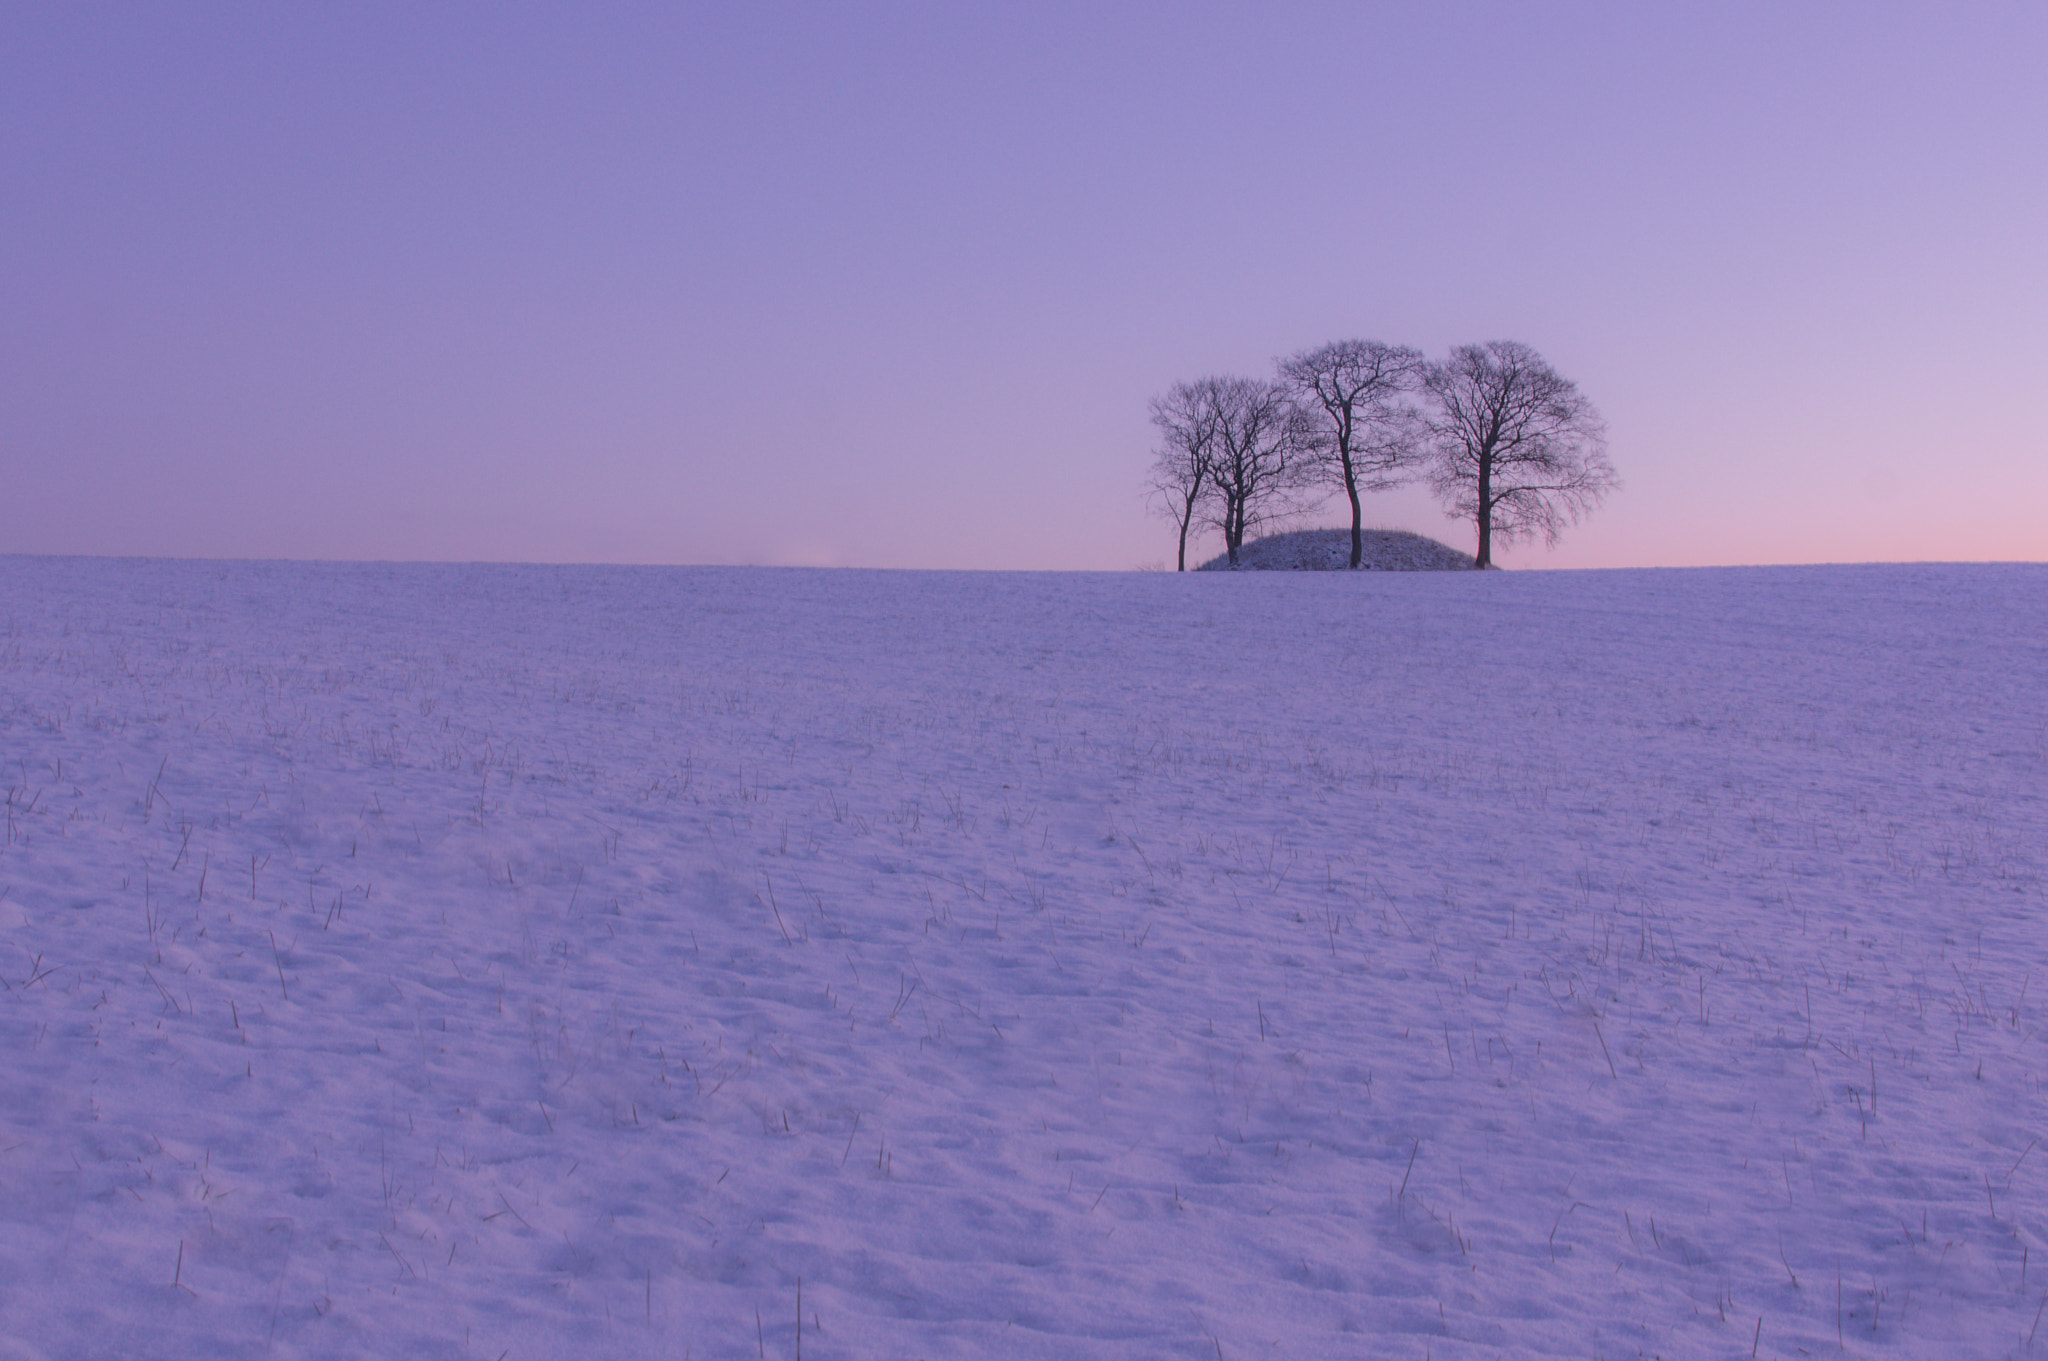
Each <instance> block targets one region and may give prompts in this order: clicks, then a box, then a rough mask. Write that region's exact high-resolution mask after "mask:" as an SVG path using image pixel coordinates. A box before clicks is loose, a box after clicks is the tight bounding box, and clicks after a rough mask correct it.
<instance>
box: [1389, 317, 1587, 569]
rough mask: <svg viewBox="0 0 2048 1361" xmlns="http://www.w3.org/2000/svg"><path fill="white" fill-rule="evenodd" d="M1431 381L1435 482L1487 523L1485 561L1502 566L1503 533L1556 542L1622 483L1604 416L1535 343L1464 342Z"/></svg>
mask: <svg viewBox="0 0 2048 1361" xmlns="http://www.w3.org/2000/svg"><path fill="white" fill-rule="evenodd" d="M1423 387H1424V390H1425V391H1426V392H1427V393H1428V394H1429V397H1430V399H1431V410H1430V412H1429V416H1428V422H1429V443H1430V450H1429V458H1430V464H1429V482H1430V486H1431V488H1432V489H1433V490H1435V492H1436V494H1437V498H1438V499H1439V500H1441V501H1442V502H1443V503H1444V508H1445V510H1446V511H1447V512H1448V513H1449V514H1450V515H1452V516H1453V517H1464V518H1469V519H1471V520H1472V521H1473V522H1474V523H1475V524H1476V525H1477V527H1478V531H1479V551H1478V552H1477V553H1476V554H1474V557H1475V559H1476V561H1475V562H1474V564H1473V565H1474V566H1476V567H1480V568H1485V567H1491V566H1492V565H1493V539H1494V536H1495V535H1496V534H1497V535H1499V536H1500V538H1501V541H1502V542H1503V543H1513V542H1514V541H1515V540H1517V539H1526V538H1532V537H1534V536H1536V535H1538V534H1541V535H1542V536H1543V538H1544V541H1545V542H1547V543H1552V544H1554V543H1556V542H1557V537H1558V535H1559V533H1560V532H1562V530H1563V529H1564V527H1565V526H1566V525H1568V524H1576V523H1578V521H1579V518H1580V517H1581V516H1583V515H1585V514H1586V513H1587V512H1589V511H1591V510H1592V509H1593V508H1594V507H1595V506H1597V505H1599V504H1600V502H1601V500H1602V499H1603V498H1604V497H1605V496H1606V495H1607V493H1608V492H1610V491H1613V490H1614V489H1615V488H1616V487H1619V486H1620V485H1621V479H1620V478H1619V477H1617V476H1616V475H1615V472H1614V466H1613V465H1612V464H1611V463H1609V462H1608V461H1607V426H1606V422H1604V421H1602V420H1601V419H1600V413H1599V412H1598V411H1596V410H1595V409H1594V408H1593V404H1592V403H1591V402H1590V401H1588V400H1587V399H1586V397H1585V395H1584V394H1583V393H1581V392H1580V391H1579V389H1578V387H1577V385H1575V384H1574V383H1572V382H1571V381H1570V380H1569V379H1567V378H1564V377H1562V376H1560V375H1559V374H1558V373H1557V371H1556V370H1554V369H1552V368H1551V367H1550V365H1548V364H1546V363H1544V362H1543V359H1542V356H1540V355H1538V354H1537V353H1536V351H1534V350H1532V349H1530V348H1529V347H1528V346H1527V345H1523V344H1521V343H1519V342H1517V341H1512V340H1493V341H1488V342H1487V343H1486V344H1484V345H1460V346H1459V347H1458V348H1457V349H1455V350H1452V351H1451V354H1450V357H1449V358H1448V359H1446V360H1444V361H1443V362H1442V363H1440V364H1431V365H1429V366H1428V367H1427V368H1426V369H1425V370H1424V371H1423Z"/></svg>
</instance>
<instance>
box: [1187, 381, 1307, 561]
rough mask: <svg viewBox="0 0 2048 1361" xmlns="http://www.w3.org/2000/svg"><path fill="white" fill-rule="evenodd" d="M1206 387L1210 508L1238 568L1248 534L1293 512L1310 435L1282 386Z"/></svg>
mask: <svg viewBox="0 0 2048 1361" xmlns="http://www.w3.org/2000/svg"><path fill="white" fill-rule="evenodd" d="M1204 385H1205V386H1206V387H1207V390H1208V391H1209V392H1210V393H1211V394H1212V396H1213V400H1214V401H1215V404H1216V431H1215V444H1214V446H1213V448H1212V452H1211V455H1210V460H1209V463H1210V483H1211V486H1212V487H1213V491H1212V494H1211V496H1210V497H1209V502H1208V504H1209V505H1210V507H1211V513H1212V514H1213V516H1214V520H1213V523H1214V524H1215V525H1216V527H1217V528H1218V529H1221V530H1222V531H1223V546H1224V549H1225V550H1226V551H1227V552H1228V553H1229V554H1230V565H1231V566H1232V567H1235V566H1237V554H1238V550H1239V549H1241V548H1243V547H1244V536H1245V533H1246V531H1248V530H1250V529H1251V528H1253V527H1254V526H1256V525H1258V524H1259V523H1260V522H1262V521H1264V520H1267V519H1269V518H1271V517H1272V516H1274V515H1275V514H1279V513H1284V512H1285V511H1287V510H1292V509H1293V508H1294V502H1293V499H1292V498H1293V493H1294V492H1295V491H1296V490H1298V489H1299V488H1300V486H1301V485H1302V469H1303V464H1304V459H1303V449H1304V447H1305V445H1306V442H1307V433H1308V432H1307V430H1306V427H1305V425H1304V422H1303V420H1302V418H1301V413H1300V411H1299V410H1297V409H1296V407H1295V405H1294V403H1293V402H1292V401H1290V400H1289V399H1288V393H1287V389H1286V387H1285V386H1284V385H1282V384H1280V383H1270V382H1263V381H1261V380H1259V379H1256V378H1210V379H1205V380H1204Z"/></svg>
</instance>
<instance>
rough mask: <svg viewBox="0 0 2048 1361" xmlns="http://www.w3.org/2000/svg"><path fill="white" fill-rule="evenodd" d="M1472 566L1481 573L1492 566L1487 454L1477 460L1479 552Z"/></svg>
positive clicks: (1490, 469) (1490, 476)
mask: <svg viewBox="0 0 2048 1361" xmlns="http://www.w3.org/2000/svg"><path fill="white" fill-rule="evenodd" d="M1472 566H1473V568H1474V569H1475V570H1477V571H1481V572H1483V571H1485V570H1486V569H1487V568H1489V567H1491V566H1493V458H1492V456H1491V455H1487V454H1482V455H1480V458H1479V551H1478V553H1476V554H1474V555H1473V561H1472Z"/></svg>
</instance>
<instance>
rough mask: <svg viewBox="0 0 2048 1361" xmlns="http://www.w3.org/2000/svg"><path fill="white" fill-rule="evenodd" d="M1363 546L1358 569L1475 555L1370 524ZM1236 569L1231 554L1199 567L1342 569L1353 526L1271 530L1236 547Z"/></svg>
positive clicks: (1456, 563)
mask: <svg viewBox="0 0 2048 1361" xmlns="http://www.w3.org/2000/svg"><path fill="white" fill-rule="evenodd" d="M1363 539H1364V543H1363V548H1364V550H1365V551H1364V552H1363V553H1362V554H1361V555H1360V562H1359V570H1360V571H1375V572H1469V571H1471V570H1472V555H1471V554H1470V553H1460V552H1459V551H1458V550H1457V549H1455V548H1452V547H1450V546H1449V545H1448V544H1441V543H1438V542H1437V541H1436V540H1435V539H1430V538H1425V537H1423V536H1422V535H1420V534H1413V533H1410V532H1409V531H1408V530H1405V529H1368V530H1365V531H1364V533H1363ZM1237 561H1238V565H1237V567H1236V568H1235V569H1233V568H1232V567H1231V565H1230V555H1229V554H1228V553H1224V554H1221V555H1219V556H1217V557H1213V558H1211V559H1209V561H1207V562H1205V563H1203V564H1202V565H1201V566H1200V567H1198V568H1196V569H1195V570H1196V571H1198V572H1228V571H1232V570H1236V571H1240V572H1260V571H1265V572H1343V571H1349V570H1350V567H1351V531H1350V530H1349V529H1296V530H1291V531H1289V532H1288V533H1285V534H1268V535H1267V536H1266V537H1265V538H1263V539H1254V540H1252V541H1251V542H1250V543H1248V544H1245V545H1244V546H1243V547H1242V548H1240V549H1238V550H1237Z"/></svg>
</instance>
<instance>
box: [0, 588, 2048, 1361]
mask: <svg viewBox="0 0 2048 1361" xmlns="http://www.w3.org/2000/svg"><path fill="white" fill-rule="evenodd" d="M1237 584H1238V586H1239V587H1240V588H1241V589H1234V590H1229V591H1220V592H1219V591H1215V590H1212V589H1206V587H1209V586H1213V585H1214V583H1197V582H1192V581H1191V580H1190V578H1188V577H1186V576H1183V575H1179V574H1170V575H1167V574H1141V573H1099V574H1081V573H1075V574H1054V573H985V574H980V573H947V572H929V573H923V572H829V571H801V570H771V569H756V570H719V569H670V570H660V569H613V568H568V567H560V568H557V567H548V568H539V567H477V566H453V565H449V566H421V565H412V566H391V565H373V564H364V565H354V566H350V565H341V564H288V563H232V564H223V563H165V562H132V561H131V562H108V561H92V560H38V559H28V558H18V557H6V556H0V605H4V608H0V789H4V794H0V804H4V807H0V838H4V839H0V1361H25V1359H30V1358H32V1359H34V1361H56V1359H57V1358H74V1357H77V1358H85V1357H123V1358H127V1357H167V1358H168V1357H178V1358H183V1357H208V1358H213V1357H228V1358H237V1357H246V1358H256V1357H267V1356H275V1357H279V1358H294V1357H407V1358H412V1357H420V1358H449V1359H450V1361H453V1358H458V1357H475V1358H483V1359H484V1361H489V1359H490V1358H495V1357H499V1356H501V1355H502V1356H504V1357H505V1358H506V1361H534V1359H535V1358H548V1357H564V1358H568V1357H573V1358H578V1361H581V1358H584V1357H592V1356H596V1357H604V1358H613V1357H650V1358H651V1357H660V1358H663V1359H664V1361H676V1359H678V1358H688V1357H695V1358H698V1361H703V1359H704V1358H724V1357H746V1358H749V1361H754V1359H755V1358H759V1357H762V1356H767V1357H772V1358H784V1359H785V1361H786V1359H787V1358H791V1357H795V1356H796V1355H797V1354H798V1352H799V1344H800V1345H801V1352H802V1355H803V1356H805V1357H807V1358H810V1361H842V1359H847V1358H857V1357H892V1358H893V1357H920V1356H923V1357H934V1358H936V1357H1005V1358H1009V1357H1019V1358H1055V1357H1057V1358H1063V1359H1065V1358H1080V1359H1081V1361H1111V1359H1112V1358H1114V1359H1115V1361H1123V1359H1124V1358H1133V1357H1146V1358H1150V1357H1185V1358H1214V1357H1217V1356H1221V1357H1224V1358H1227V1361H1245V1359H1246V1358H1263V1357H1276V1358H1289V1359H1290V1361H1291V1359H1292V1358H1318V1357H1392V1358H1414V1359H1415V1361H1423V1359H1424V1358H1428V1357H1435V1358H1438V1359H1439V1361H1464V1359H1469V1361H1479V1359H1480V1358H1495V1357H1503V1356H1507V1357H1551V1356H1556V1357H1567V1356H1569V1357H1588V1356H1609V1357H1625V1356H1626V1357H1634V1356H1664V1357H1746V1356H1750V1355H1756V1356H1762V1357H1797V1356H1800V1355H1802V1354H1807V1355H1814V1356H1820V1355H1836V1354H1838V1353H1839V1349H1840V1347H1842V1346H1847V1347H1848V1351H1849V1353H1850V1354H1852V1355H1857V1356H1868V1355H1877V1354H1883V1355H1888V1356H1898V1357H1970V1358H1978V1357H1999V1356H2006V1355H2012V1356H2022V1355H2033V1354H2035V1353H2034V1352H2030V1351H2029V1350H2028V1348H2027V1344H2028V1340H2029V1339H2030V1338H2032V1339H2034V1345H2035V1347H2036V1349H2038V1347H2039V1345H2040V1343H2041V1342H2042V1341H2048V1338H2044V1337H2040V1336H2037V1323H2039V1324H2048V1318H2044V1315H2043V1307H2042V1300H2043V1291H2044V1289H2048V1147H2043V1146H2042V1144H2041V1143H2040V1142H2039V1141H2041V1140H2042V1139H2043V1137H2044V1135H2048V1096H2044V1089H2043V1085H2042V1079H2043V1075H2044V1073H2048V905H2044V902H2043V869H2044V864H2048V800H2044V799H2043V797H2042V792H2043V791H2044V790H2048V728H2044V720H2043V716H2044V715H2048V656H2044V652H2043V646H2044V644H2043V640H2044V639H2048V570H2044V569H2042V568H2031V567H1891V568H1795V569H1759V568H1751V569H1730V570H1701V571H1666V572H1627V571H1610V572H1512V573H1499V574H1486V573H1479V572H1467V573H1456V572H1443V573H1408V574H1395V573H1381V574H1373V575H1370V576H1362V575H1361V576H1352V577H1347V578H1343V579H1342V580H1341V583H1340V582H1338V581H1335V580H1333V579H1332V578H1330V577H1328V576H1319V575H1314V574H1310V573H1286V572H1274V573H1266V574H1250V575H1247V576H1246V577H1244V578H1241V579H1240V581H1239V582H1238V583H1237ZM1339 584H1341V585H1342V586H1343V587H1344V589H1343V590H1334V589H1333V587H1335V586H1337V585H1339ZM1219 648H1221V649H1222V651H1221V652H1220V654H1219ZM2037 985H2038V986H2037ZM2037 1241H2039V1242H2041V1243H2042V1245H2043V1262H2042V1265H2039V1266H2034V1265H2031V1264H2030V1262H2031V1252H2032V1245H2033V1244H2034V1243H2035V1242H2037ZM799 1298H800V1299H801V1307H800V1308H799ZM799 1326H801V1328H802V1334H801V1336H800V1335H799V1333H798V1328H799ZM2044 1331H2048V1329H2044Z"/></svg>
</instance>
